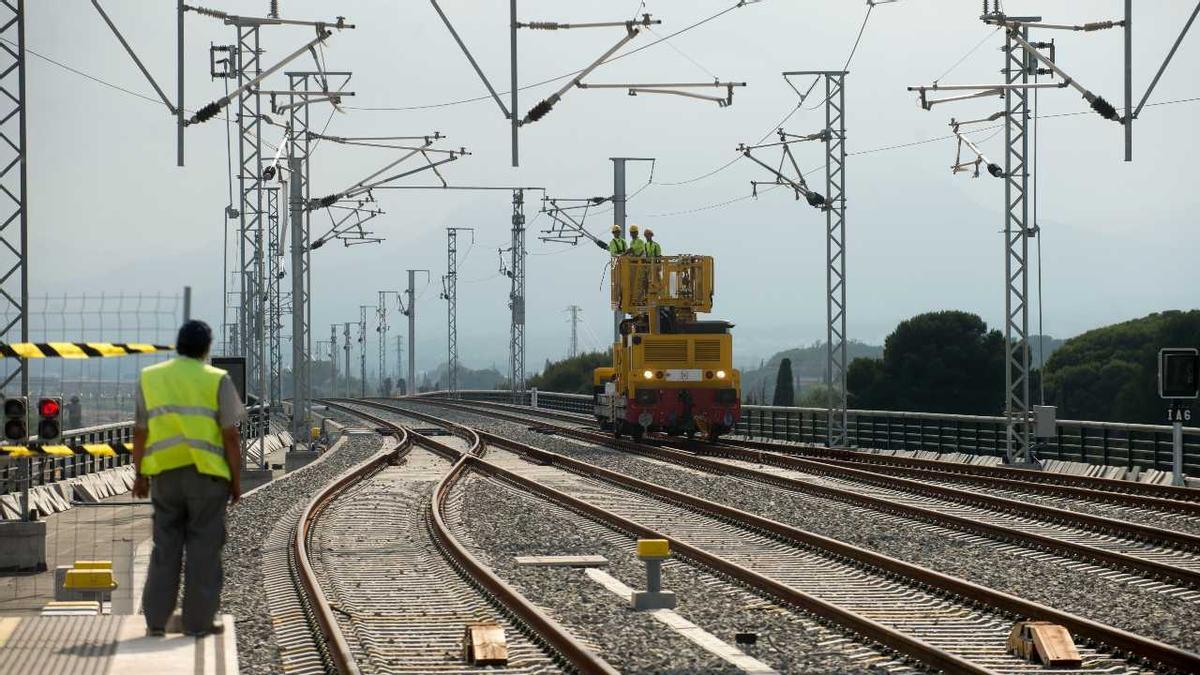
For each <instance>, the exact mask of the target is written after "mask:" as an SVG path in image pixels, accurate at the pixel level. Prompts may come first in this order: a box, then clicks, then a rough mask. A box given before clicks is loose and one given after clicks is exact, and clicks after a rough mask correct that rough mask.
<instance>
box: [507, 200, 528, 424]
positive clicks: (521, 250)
mask: <svg viewBox="0 0 1200 675" xmlns="http://www.w3.org/2000/svg"><path fill="white" fill-rule="evenodd" d="M511 252H512V263H511V264H512V269H511V270H510V271H509V273H510V274H511V275H512V290H511V291H509V294H508V306H509V309H511V310H512V325H511V327H510V333H509V340H508V361H509V367H510V370H511V377H512V396H513V402H514V403H521V395H522V394H523V393H524V391H525V191H524V190H513V213H512V251H511Z"/></svg>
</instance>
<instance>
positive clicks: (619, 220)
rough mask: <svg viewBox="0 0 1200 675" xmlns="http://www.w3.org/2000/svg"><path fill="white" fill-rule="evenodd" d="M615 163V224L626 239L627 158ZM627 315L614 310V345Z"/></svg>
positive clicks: (616, 158)
mask: <svg viewBox="0 0 1200 675" xmlns="http://www.w3.org/2000/svg"><path fill="white" fill-rule="evenodd" d="M611 159H612V163H613V224H614V225H616V226H617V227H619V228H620V229H621V232H620V237H621V238H622V239H624V238H625V218H626V216H625V158H624V157H612V158H611ZM614 269H615V268H614ZM624 318H625V313H624V312H622V311H621V310H619V309H617V310H613V343H614V344H615V343H617V342H620V340H621V321H622V320H623V319H624Z"/></svg>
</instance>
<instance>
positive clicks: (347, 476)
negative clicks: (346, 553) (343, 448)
mask: <svg viewBox="0 0 1200 675" xmlns="http://www.w3.org/2000/svg"><path fill="white" fill-rule="evenodd" d="M396 429H397V431H396V433H397V434H398V438H399V441H400V442H399V445H398V446H397V447H396V448H395V449H394V450H392V451H390V452H386V453H380V454H378V455H377V456H375V457H373V458H371V459H369V460H367V461H365V462H362V463H360V464H359V465H357V466H355V467H354V468H352V469H350V470H349V471H346V472H345V473H343V474H342V475H341V476H339V477H338V478H337V479H336V480H335V481H334V482H332V483H330V484H329V485H328V486H326V487H325V488H324V489H322V490H321V491H320V492H318V493H317V494H316V495H315V496H314V497H313V498H312V499H311V500H310V501H309V502H308V504H307V505H306V506H305V507H304V510H303V511H301V512H300V520H299V521H298V522H297V524H296V533H295V536H293V537H292V553H293V559H292V564H293V565H294V566H295V568H296V573H297V576H298V577H299V579H300V584H301V586H302V587H303V589H304V593H305V595H306V597H307V600H308V605H309V607H310V608H311V610H312V615H313V619H314V620H315V621H316V623H317V628H318V629H319V630H320V632H321V635H322V636H323V637H324V638H325V649H326V652H327V654H328V656H329V660H330V661H331V662H332V665H333V667H334V668H335V669H336V670H337V672H339V673H343V674H345V675H357V674H358V673H360V672H362V671H361V670H360V669H359V667H358V663H357V661H356V659H355V658H354V654H353V652H352V651H351V649H350V644H349V643H348V642H347V641H346V637H345V635H343V634H342V629H341V625H340V624H339V623H338V620H337V617H336V616H335V615H334V613H333V608H332V606H330V604H329V599H328V598H327V597H326V596H325V593H324V591H322V590H321V584H320V581H319V580H318V579H317V575H316V572H315V571H314V570H313V568H312V565H311V564H310V563H309V553H308V537H309V534H310V532H311V531H312V528H313V526H314V525H315V523H316V520H317V518H318V517H319V516H320V515H321V512H322V511H324V510H325V507H326V506H328V505H329V503H330V502H332V501H333V500H334V499H335V498H337V497H338V496H339V495H340V494H342V492H344V491H345V490H346V488H348V487H350V486H351V485H354V484H356V483H358V482H359V481H360V480H362V479H363V478H365V477H366V476H369V475H372V474H374V473H375V472H376V471H378V470H379V469H381V468H382V467H383V466H384V465H386V464H387V463H388V462H389V461H392V460H395V459H398V458H400V457H401V456H403V455H404V454H406V453H407V452H408V451H409V449H411V447H412V441H411V439H410V438H409V437H408V434H407V433H406V432H405V431H404V430H403V429H401V428H398V427H397V428H396Z"/></svg>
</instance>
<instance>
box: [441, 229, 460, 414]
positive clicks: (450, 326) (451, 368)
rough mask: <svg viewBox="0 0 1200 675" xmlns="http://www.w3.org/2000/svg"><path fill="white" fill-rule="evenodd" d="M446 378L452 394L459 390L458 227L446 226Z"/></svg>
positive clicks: (444, 293)
mask: <svg viewBox="0 0 1200 675" xmlns="http://www.w3.org/2000/svg"><path fill="white" fill-rule="evenodd" d="M445 284H446V288H445V290H444V291H443V292H442V297H443V298H444V299H445V300H446V370H447V374H446V379H447V380H448V382H447V389H448V390H449V391H450V393H451V394H455V393H457V392H458V228H456V227H447V228H446V282H445Z"/></svg>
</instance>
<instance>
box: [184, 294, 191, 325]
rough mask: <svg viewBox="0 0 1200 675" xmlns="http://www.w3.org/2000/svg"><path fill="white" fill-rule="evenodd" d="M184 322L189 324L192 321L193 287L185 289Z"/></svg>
mask: <svg viewBox="0 0 1200 675" xmlns="http://www.w3.org/2000/svg"><path fill="white" fill-rule="evenodd" d="M183 320H184V322H185V323H186V322H188V321H191V320H192V287H191V286H184V287H183Z"/></svg>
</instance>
